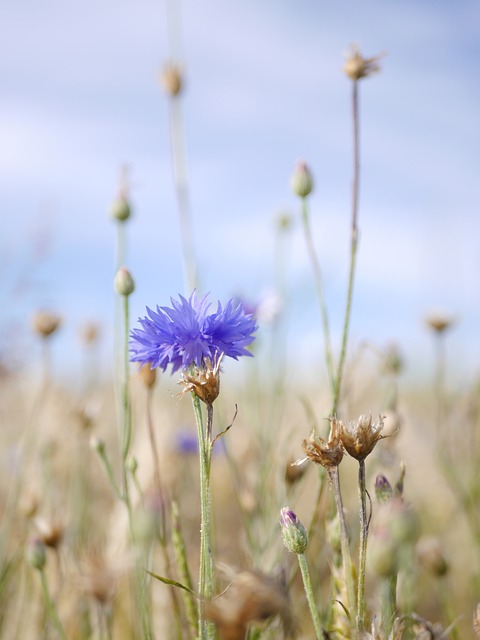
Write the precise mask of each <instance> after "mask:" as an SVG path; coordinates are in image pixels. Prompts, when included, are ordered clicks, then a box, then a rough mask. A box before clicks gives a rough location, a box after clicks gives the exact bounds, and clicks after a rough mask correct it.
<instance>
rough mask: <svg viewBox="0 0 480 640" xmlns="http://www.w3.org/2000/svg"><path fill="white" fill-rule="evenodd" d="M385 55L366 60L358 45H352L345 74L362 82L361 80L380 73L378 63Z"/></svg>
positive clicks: (344, 66)
mask: <svg viewBox="0 0 480 640" xmlns="http://www.w3.org/2000/svg"><path fill="white" fill-rule="evenodd" d="M383 55H384V54H383V53H380V54H379V55H376V56H373V57H372V58H364V57H363V56H362V54H361V53H360V50H359V48H358V46H357V45H352V47H351V49H350V51H349V53H348V54H347V59H346V61H345V64H344V65H343V71H344V73H345V74H346V75H347V76H348V77H349V78H351V79H352V80H360V78H368V76H371V75H372V73H377V72H378V71H380V65H379V64H378V61H379V60H380V58H382V57H383Z"/></svg>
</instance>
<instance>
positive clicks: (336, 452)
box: [302, 418, 343, 469]
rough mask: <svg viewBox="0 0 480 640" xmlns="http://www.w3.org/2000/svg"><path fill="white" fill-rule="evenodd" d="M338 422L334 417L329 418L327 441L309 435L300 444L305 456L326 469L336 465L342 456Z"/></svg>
mask: <svg viewBox="0 0 480 640" xmlns="http://www.w3.org/2000/svg"><path fill="white" fill-rule="evenodd" d="M340 424H341V423H340V422H339V421H338V420H337V419H336V418H331V419H330V435H329V437H328V442H325V440H324V439H323V438H316V439H315V438H314V437H313V436H311V437H310V440H304V441H303V443H302V446H303V450H304V451H305V454H306V455H307V458H309V459H310V460H313V462H315V463H316V464H321V465H322V467H325V468H326V469H332V468H333V467H338V465H339V464H340V463H341V461H342V458H343V446H342V442H341V439H340V433H339V425H340Z"/></svg>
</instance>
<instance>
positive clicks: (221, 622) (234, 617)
mask: <svg viewBox="0 0 480 640" xmlns="http://www.w3.org/2000/svg"><path fill="white" fill-rule="evenodd" d="M230 574H231V576H230V577H231V584H230V586H229V587H228V588H227V589H226V590H225V592H224V595H222V596H220V597H218V598H216V599H215V600H213V601H212V602H210V603H207V606H206V608H205V614H206V616H207V618H208V619H209V620H212V622H215V624H216V625H217V627H218V629H219V632H220V637H221V639H222V640H244V638H245V633H246V630H247V626H248V625H249V624H250V623H251V622H254V621H263V620H267V619H268V618H271V617H272V616H274V615H277V614H280V616H281V617H282V622H283V624H284V628H285V630H286V631H287V632H288V631H290V630H291V629H290V628H291V626H292V623H291V618H290V606H289V601H288V597H287V592H286V588H285V585H284V584H283V583H281V582H279V581H278V580H276V579H275V578H273V577H271V576H267V575H265V574H263V573H260V572H258V571H241V572H238V573H237V572H234V571H231V570H230Z"/></svg>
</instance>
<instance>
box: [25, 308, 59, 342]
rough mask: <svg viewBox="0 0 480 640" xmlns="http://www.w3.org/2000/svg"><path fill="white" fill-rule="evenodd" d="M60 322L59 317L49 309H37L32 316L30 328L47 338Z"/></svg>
mask: <svg viewBox="0 0 480 640" xmlns="http://www.w3.org/2000/svg"><path fill="white" fill-rule="evenodd" d="M60 324H61V318H60V316H59V315H57V314H56V313H53V312H51V311H37V312H36V313H34V314H33V316H32V328H33V330H34V331H35V333H37V334H38V335H39V336H40V337H42V338H48V337H49V336H51V335H52V333H55V331H56V330H57V329H58V327H59V326H60Z"/></svg>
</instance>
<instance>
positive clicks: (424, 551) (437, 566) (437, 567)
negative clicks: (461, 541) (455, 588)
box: [417, 537, 448, 576]
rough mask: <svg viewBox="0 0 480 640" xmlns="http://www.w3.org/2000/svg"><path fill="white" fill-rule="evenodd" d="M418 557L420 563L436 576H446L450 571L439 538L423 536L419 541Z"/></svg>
mask: <svg viewBox="0 0 480 640" xmlns="http://www.w3.org/2000/svg"><path fill="white" fill-rule="evenodd" d="M417 557H418V560H419V562H420V564H421V565H422V566H423V567H425V569H427V570H428V571H430V572H431V573H433V574H434V575H435V576H444V575H445V574H446V573H447V572H448V563H447V561H446V559H445V556H444V554H443V549H442V546H441V544H440V541H439V540H438V539H437V538H432V537H424V538H421V539H420V540H419V541H418V543H417Z"/></svg>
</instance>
